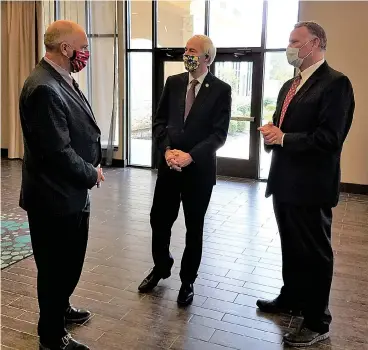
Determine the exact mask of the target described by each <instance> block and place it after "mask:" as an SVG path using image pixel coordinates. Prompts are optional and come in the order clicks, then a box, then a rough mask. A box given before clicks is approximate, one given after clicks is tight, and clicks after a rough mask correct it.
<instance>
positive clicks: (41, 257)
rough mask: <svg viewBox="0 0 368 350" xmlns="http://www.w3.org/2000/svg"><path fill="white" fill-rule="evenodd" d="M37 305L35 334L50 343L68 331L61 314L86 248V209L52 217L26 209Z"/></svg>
mask: <svg viewBox="0 0 368 350" xmlns="http://www.w3.org/2000/svg"><path fill="white" fill-rule="evenodd" d="M28 221H29V227H30V235H31V240H32V248H33V253H34V258H35V261H36V265H37V270H38V274H37V293H38V303H39V308H40V318H39V322H38V334H39V336H40V339H41V341H42V342H44V343H45V344H52V343H53V342H56V341H58V340H60V338H62V337H63V336H64V335H66V334H67V331H66V330H65V320H64V315H65V311H66V309H67V308H68V307H69V305H70V304H69V298H70V296H71V295H72V293H73V291H74V289H75V287H76V286H77V283H78V281H79V278H80V275H81V272H82V268H83V263H84V258H85V254H86V248H87V240H88V228H89V212H78V213H76V214H72V215H68V216H52V215H46V214H42V213H31V212H28Z"/></svg>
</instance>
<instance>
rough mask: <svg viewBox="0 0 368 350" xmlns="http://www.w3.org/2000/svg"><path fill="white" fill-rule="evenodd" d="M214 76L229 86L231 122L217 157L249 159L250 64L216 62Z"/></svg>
mask: <svg viewBox="0 0 368 350" xmlns="http://www.w3.org/2000/svg"><path fill="white" fill-rule="evenodd" d="M215 73H216V76H217V77H218V78H219V79H221V80H223V81H225V82H226V83H228V84H230V86H231V91H232V93H231V95H232V105H231V120H230V126H229V132H228V136H227V140H226V143H225V145H224V146H223V147H221V148H220V149H219V150H218V151H217V156H218V157H226V158H237V159H249V141H250V137H249V126H250V125H249V124H250V122H249V120H246V119H247V118H249V117H251V114H250V111H251V97H252V73H253V63H252V62H216V63H215Z"/></svg>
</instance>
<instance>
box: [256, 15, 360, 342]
mask: <svg viewBox="0 0 368 350" xmlns="http://www.w3.org/2000/svg"><path fill="white" fill-rule="evenodd" d="M326 44H327V39H326V33H325V31H324V30H323V28H322V27H321V26H320V25H318V24H317V23H314V22H301V23H298V24H297V25H295V29H294V30H293V31H292V32H291V34H290V44H289V47H288V48H287V51H286V54H287V59H288V61H289V63H290V64H292V65H293V66H294V67H296V68H298V69H299V74H298V75H297V76H296V77H295V78H293V79H291V80H289V81H287V82H286V83H285V84H284V86H283V87H282V88H281V91H280V93H279V97H278V101H277V106H276V111H275V114H274V116H273V123H270V124H268V125H265V126H263V127H261V128H260V131H261V132H262V134H263V137H264V141H265V144H266V146H265V147H266V149H267V150H273V154H272V162H271V169H270V173H269V178H268V183H267V190H266V195H267V196H270V195H273V204H274V212H275V216H276V221H277V225H278V228H279V233H280V238H281V248H282V265H283V266H282V275H283V281H284V285H283V287H282V288H281V292H280V295H279V296H278V297H277V298H276V299H275V300H271V301H267V300H258V301H257V305H258V307H259V309H260V310H261V311H264V312H269V313H292V314H300V313H301V314H302V315H303V317H304V320H303V322H302V324H301V325H300V327H299V328H298V329H297V330H296V331H295V332H292V333H288V334H286V335H285V336H284V341H285V343H287V344H289V345H292V346H309V345H312V344H314V343H315V342H317V341H321V340H324V339H326V338H328V337H329V326H330V323H331V314H330V312H329V310H328V303H329V294H330V289H331V282H332V275H333V251H332V247H331V222H332V207H334V206H336V205H337V203H338V198H339V186H340V156H341V151H342V147H343V143H344V140H345V138H346V136H347V134H348V132H349V129H350V126H351V123H352V119H353V113H354V106H355V103H354V94H353V89H352V85H351V83H350V81H349V79H348V77H346V76H345V75H344V74H342V73H340V72H338V71H336V70H334V69H332V68H331V67H330V66H329V65H328V64H327V62H326V61H325V59H324V53H325V50H326Z"/></svg>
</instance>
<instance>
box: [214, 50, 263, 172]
mask: <svg viewBox="0 0 368 350" xmlns="http://www.w3.org/2000/svg"><path fill="white" fill-rule="evenodd" d="M216 62H252V68H253V69H252V90H251V91H252V92H251V113H250V114H251V117H250V118H252V119H250V118H249V119H248V118H247V119H246V121H249V138H250V140H249V159H238V158H226V157H219V156H218V157H217V174H218V175H222V176H230V177H240V178H251V179H258V177H259V165H260V164H259V161H260V134H259V132H258V130H257V129H258V127H259V126H260V125H261V122H262V92H263V91H262V79H263V55H262V54H261V53H260V52H254V51H252V50H237V51H233V52H226V53H221V52H220V53H218V54H217V55H216V58H215V60H214V62H213V63H212V65H211V67H210V71H211V72H212V73H213V74H214V75H216V69H215V64H216Z"/></svg>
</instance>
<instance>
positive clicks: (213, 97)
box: [153, 72, 231, 184]
mask: <svg viewBox="0 0 368 350" xmlns="http://www.w3.org/2000/svg"><path fill="white" fill-rule="evenodd" d="M188 81H189V74H188V73H182V74H178V75H173V76H170V77H169V78H168V79H167V81H166V84H165V87H164V90H163V93H162V96H161V99H160V102H159V105H158V108H157V111H156V115H155V116H154V119H153V136H154V139H155V142H156V144H157V147H158V149H159V150H160V162H159V171H158V176H160V175H161V174H163V173H165V172H168V171H173V170H170V169H169V167H168V166H167V164H166V161H165V157H164V155H165V151H166V148H167V147H170V148H171V149H179V150H181V151H183V152H187V153H189V154H190V155H191V157H192V159H193V162H192V163H191V164H190V165H189V166H188V167H186V168H183V174H188V175H189V176H195V177H196V178H197V180H198V181H205V182H212V183H213V184H215V183H216V151H217V149H219V148H220V147H221V146H222V145H223V144H224V143H225V141H226V138H227V133H228V128H229V123H230V114H231V87H230V85H228V84H226V83H225V82H223V81H222V80H220V79H218V78H216V77H215V76H214V75H213V74H211V73H210V72H208V74H207V75H206V77H205V79H204V81H203V84H202V85H201V88H200V89H199V92H198V94H197V96H196V98H195V101H194V103H193V106H192V108H191V110H190V112H189V114H188V116H187V118H186V120H185V122H184V112H185V101H186V94H187V87H188Z"/></svg>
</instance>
